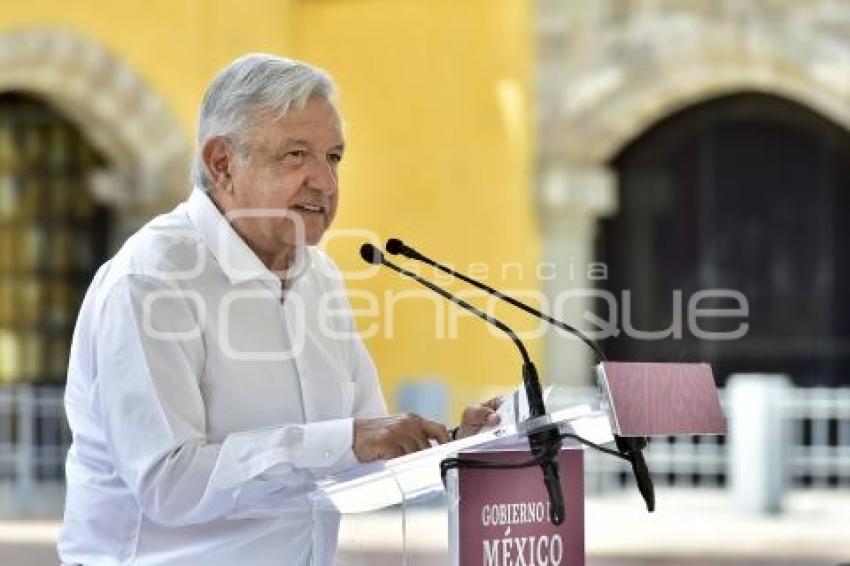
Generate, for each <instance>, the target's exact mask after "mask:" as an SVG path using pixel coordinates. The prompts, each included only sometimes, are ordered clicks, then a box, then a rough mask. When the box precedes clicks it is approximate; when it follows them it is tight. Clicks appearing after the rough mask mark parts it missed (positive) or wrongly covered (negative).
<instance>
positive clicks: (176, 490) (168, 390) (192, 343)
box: [92, 275, 352, 526]
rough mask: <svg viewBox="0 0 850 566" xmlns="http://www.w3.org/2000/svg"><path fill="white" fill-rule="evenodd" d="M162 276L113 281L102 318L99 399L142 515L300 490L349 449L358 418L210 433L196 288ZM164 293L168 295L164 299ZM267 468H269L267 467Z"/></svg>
mask: <svg viewBox="0 0 850 566" xmlns="http://www.w3.org/2000/svg"><path fill="white" fill-rule="evenodd" d="M192 293H193V292H192V291H186V290H180V289H177V288H175V287H173V286H172V285H168V284H166V283H164V282H162V281H160V280H158V279H155V278H152V277H146V276H135V275H133V276H127V277H124V278H122V279H121V280H120V281H118V282H117V283H115V284H114V286H113V287H112V288H111V289H110V290H109V292H108V294H107V296H106V298H105V299H104V301H103V303H102V305H101V308H100V313H99V317H98V322H99V324H98V325H97V329H96V336H97V340H96V343H95V350H96V351H95V352H93V354H94V356H95V359H96V362H97V366H96V367H97V378H96V380H95V386H94V390H93V399H92V401H93V403H95V405H96V408H97V412H98V413H99V414H100V417H101V420H102V426H103V428H104V432H105V435H106V439H107V443H108V446H109V449H110V451H111V454H112V456H113V459H114V463H115V466H116V469H117V472H118V473H119V474H120V476H121V478H122V479H123V480H124V482H125V483H126V484H127V486H128V487H129V489H130V490H131V491H132V492H133V494H134V495H135V497H136V499H137V501H138V502H139V504H140V506H141V508H142V510H143V512H144V513H145V515H146V516H147V517H148V518H149V519H150V520H152V521H155V522H157V523H160V524H163V525H170V526H179V525H189V524H195V523H202V522H208V521H212V520H215V519H219V518H224V517H230V516H242V515H246V514H247V515H250V514H251V512H252V506H256V507H257V508H258V509H257V511H260V512H262V507H264V506H266V505H268V503H269V498H268V496H269V495H272V494H273V495H274V497H273V498H272V499H273V500H274V503H275V504H276V505H277V506H278V508H277V509H276V512H277V513H278V514H281V513H283V512H285V509H281V508H279V507H280V505H281V504H282V503H283V500H285V499H288V498H292V497H294V496H298V495H303V494H306V493H308V492H309V491H311V490H312V489H313V487H314V479H315V478H316V477H317V476H322V475H325V473H326V471H325V470H327V469H329V468H332V467H334V466H335V465H337V464H338V463H339V461H340V460H343V459H345V457H346V455H348V454H350V452H351V443H352V419H351V418H344V419H339V420H330V421H323V422H315V423H308V424H297V425H281V426H275V427H270V428H266V429H260V430H250V431H244V432H239V433H235V434H230V435H228V436H227V437H225V438H224V440H223V441H222V442H210V441H208V440H207V438H206V435H205V431H206V413H205V407H204V402H203V398H202V396H201V390H200V385H199V380H200V377H201V375H202V374H203V368H204V363H205V358H206V356H205V348H204V341H203V336H202V332H201V325H202V323H203V308H202V303H201V302H200V297H199V296H198V297H195V296H193V295H192ZM166 299H168V300H166ZM272 469H273V470H274V473H273V474H271V475H265V476H264V475H263V474H264V472H266V471H267V470H272Z"/></svg>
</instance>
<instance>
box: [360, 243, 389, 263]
mask: <svg viewBox="0 0 850 566" xmlns="http://www.w3.org/2000/svg"><path fill="white" fill-rule="evenodd" d="M360 257H362V258H363V261H365V262H366V263H371V264H372V265H381V264H382V263H384V254H383V253H382V252H381V250H379V249H378V248H376V247H375V246H373V245H372V244H369V243H366V244H363V245H362V246H360Z"/></svg>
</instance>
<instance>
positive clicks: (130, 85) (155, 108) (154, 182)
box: [0, 29, 189, 239]
mask: <svg viewBox="0 0 850 566" xmlns="http://www.w3.org/2000/svg"><path fill="white" fill-rule="evenodd" d="M0 91H21V92H27V93H31V94H35V95H37V96H39V97H41V98H42V99H44V100H45V101H47V102H48V103H50V104H51V105H53V106H54V107H56V108H57V109H59V110H60V111H61V112H63V114H64V115H66V116H67V117H68V118H69V119H70V120H71V121H72V122H74V123H75V124H76V125H77V126H78V127H79V128H80V130H81V131H82V132H83V133H84V135H85V136H86V138H87V139H88V140H89V141H90V142H91V143H92V145H94V146H95V147H96V148H97V149H98V150H99V151H100V152H101V153H102V154H103V155H104V156H106V157H107V160H108V162H109V169H107V170H103V171H100V172H98V173H97V174H96V176H95V178H94V179H93V182H92V187H93V190H94V192H95V193H96V194H95V197H96V198H97V199H98V200H99V201H100V202H101V203H103V204H106V205H109V206H111V207H113V208H114V209H115V210H116V212H118V213H119V215H120V216H123V217H124V219H125V222H124V223H125V226H124V227H123V228H119V230H120V231H121V232H127V231H128V230H130V229H132V228H133V225H134V224H137V223H138V222H139V220H140V219H141V218H144V217H145V216H147V215H149V214H151V213H152V212H155V211H158V210H161V209H162V208H163V207H165V206H168V205H170V204H172V203H174V202H175V201H177V200H178V199H179V198H180V197H181V196H182V195H184V194H185V193H186V190H187V189H186V187H187V179H188V163H189V148H188V144H187V140H186V139H185V136H184V135H183V133H182V131H181V129H180V127H179V124H178V123H177V121H176V119H175V118H174V116H173V115H172V114H171V112H170V111H169V110H168V108H167V106H166V103H165V102H164V101H163V100H162V99H161V98H160V97H159V96H158V95H157V94H156V93H155V92H153V91H152V90H151V88H150V87H149V86H148V85H146V84H145V83H144V81H143V80H142V79H141V78H140V77H139V76H138V75H137V74H136V73H134V72H133V71H132V70H131V69H130V68H129V67H128V66H127V65H126V64H125V63H123V62H121V61H120V60H118V59H117V58H115V57H114V56H113V55H111V54H110V53H109V52H108V51H107V50H106V49H105V48H103V47H102V46H100V45H98V44H97V43H95V42H93V41H92V40H90V39H87V38H84V37H81V36H79V35H77V34H74V33H71V32H68V31H65V30H56V29H24V30H18V31H13V32H10V33H5V34H0ZM118 236H119V239H120V236H121V234H118Z"/></svg>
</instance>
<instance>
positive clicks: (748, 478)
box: [727, 374, 791, 513]
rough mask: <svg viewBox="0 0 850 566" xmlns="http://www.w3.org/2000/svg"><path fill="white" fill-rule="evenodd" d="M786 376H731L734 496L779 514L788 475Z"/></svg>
mask: <svg viewBox="0 0 850 566" xmlns="http://www.w3.org/2000/svg"><path fill="white" fill-rule="evenodd" d="M790 388H791V383H790V380H789V379H788V377H787V376H785V375H767V374H737V375H733V376H731V377H730V379H729V385H728V387H727V391H728V395H729V397H728V398H729V406H728V408H729V437H728V441H729V468H728V478H729V482H730V487H731V492H732V499H733V501H734V502H735V504H736V505H737V506H738V507H739V508H741V509H745V510H748V511H754V512H759V513H779V512H781V511H782V495H783V491H784V490H785V485H786V480H787V475H788V466H787V464H788V454H787V451H788V431H787V425H786V421H785V419H784V417H783V406H784V404H785V400H786V397H787V395H788V393H789V390H790Z"/></svg>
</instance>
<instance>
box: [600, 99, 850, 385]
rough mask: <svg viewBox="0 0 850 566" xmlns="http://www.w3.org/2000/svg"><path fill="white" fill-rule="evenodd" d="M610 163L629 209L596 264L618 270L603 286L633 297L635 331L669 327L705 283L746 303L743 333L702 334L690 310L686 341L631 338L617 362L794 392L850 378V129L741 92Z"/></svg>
mask: <svg viewBox="0 0 850 566" xmlns="http://www.w3.org/2000/svg"><path fill="white" fill-rule="evenodd" d="M610 166H611V167H612V168H613V169H614V170H615V171H616V172H617V177H618V179H619V181H618V182H619V201H620V208H619V212H618V213H617V214H616V215H615V216H614V217H612V218H609V219H605V220H602V221H601V223H600V231H599V238H598V243H597V257H598V258H600V259H601V260H603V261H605V262H606V263H608V265H609V266H610V277H609V279H608V280H607V281H605V282H603V283H604V286H605V288H606V289H607V290H609V291H611V292H613V293H614V294H615V295H616V296H618V297H621V296H622V294H623V292H624V291H629V292H630V293H631V308H630V314H631V317H632V321H633V326H634V327H636V328H638V329H645V330H659V329H666V328H669V327H670V325H671V322H672V320H673V314H674V310H676V309H679V310H680V312H681V311H684V310H687V303H688V298H689V297H691V296H693V294H694V293H695V292H697V291H698V290H701V289H707V288H724V289H733V290H738V291H740V292H742V293H743V294H744V296H745V297H746V298H747V301H748V304H749V317H748V323H749V330H748V332H747V334H746V335H745V336H744V337H742V338H740V339H736V340H727V341H718V340H699V339H697V337H695V336H694V335H693V334H692V333H691V332H690V331H689V329H688V324H687V313H686V312H685V313H684V328H683V332H682V338H681V339H678V340H676V339H672V338H667V339H660V340H641V339H636V338H634V337H629V336H627V335H626V334H625V333H623V334H621V335H620V336H619V337H617V338H612V339H610V340H608V341H607V342H608V343H607V344H606V345H605V347H606V349H607V351H608V352H609V354H610V356H611V357H612V358H614V359H628V360H658V361H664V360H674V361H675V360H704V361H708V362H711V363H712V364H713V365H714V367H715V371H716V374H717V377H718V379H719V380H720V381H721V382H722V381H724V380H725V377H726V376H727V375H728V374H730V373H732V372H738V371H776V372H782V373H788V374H790V375H791V376H792V377H793V378H794V380H795V381H796V382H797V384H799V385H815V384H817V385H839V384H848V383H850V299H848V297H847V294H846V289H847V288H850V267H848V265H847V262H846V261H845V260H844V259H843V258H845V257H846V253H845V251H844V250H845V247H846V246H847V245H848V244H850V226H848V223H847V220H848V219H850V133H848V132H847V131H846V130H844V129H842V128H841V127H839V126H837V125H836V124H834V123H833V122H831V121H829V120H827V119H825V118H823V117H822V116H821V115H819V114H816V113H814V112H812V111H811V110H809V109H808V108H806V107H804V106H802V105H800V104H798V103H795V102H791V101H789V100H787V99H784V98H780V97H777V96H773V95H767V94H761V93H756V92H742V93H735V94H730V95H725V96H721V97H718V98H714V99H711V100H708V101H706V102H703V103H701V104H697V105H694V106H691V107H689V108H686V109H684V110H681V111H679V112H677V113H675V114H673V115H671V116H669V117H667V118H665V119H663V120H662V121H660V122H658V123H656V124H655V125H653V126H652V127H650V128H649V129H648V130H646V131H645V132H644V133H643V134H642V135H640V136H639V137H638V138H636V139H634V140H633V141H631V142H630V143H629V144H628V145H627V146H626V147H624V148H623V149H622V150H621V151H620V152H619V153H618V154H617V155H616V156H615V157H614V158H613V159H612V160H611V162H610ZM677 289H679V290H681V291H682V306H678V305H676V304H675V295H674V291H675V290H677ZM702 306H703V307H709V306H711V305H710V304H709V303H707V302H706V303H703V304H702ZM714 306H716V307H723V306H733V305H732V304H728V303H723V302H719V303H716V304H715V305H714ZM740 322H741V321H740V319H737V320H735V319H726V320H723V319H714V320H711V321H708V322H707V323H704V324H703V325H702V326H703V328H706V329H709V330H712V331H723V330H731V329H733V328H735V327H737V326H738V325H739V324H740Z"/></svg>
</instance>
